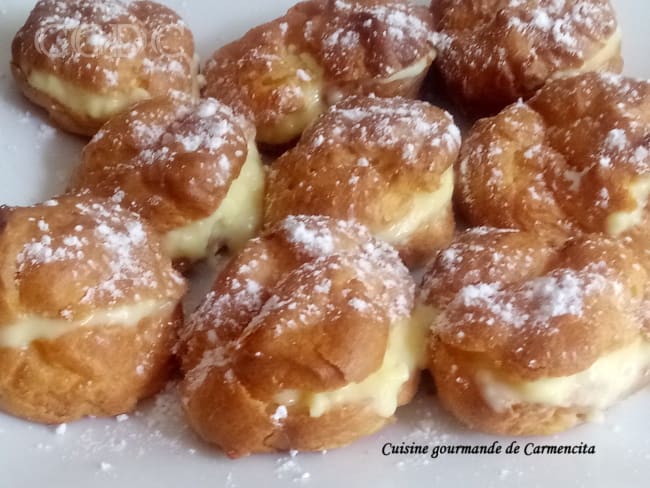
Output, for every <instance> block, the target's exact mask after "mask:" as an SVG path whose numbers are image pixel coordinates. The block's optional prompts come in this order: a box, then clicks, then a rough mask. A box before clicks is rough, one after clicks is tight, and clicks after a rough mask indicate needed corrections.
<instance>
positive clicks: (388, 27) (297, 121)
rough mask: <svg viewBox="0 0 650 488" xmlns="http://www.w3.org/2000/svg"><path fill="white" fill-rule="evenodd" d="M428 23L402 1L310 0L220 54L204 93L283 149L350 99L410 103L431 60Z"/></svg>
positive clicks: (210, 64) (426, 15) (264, 139)
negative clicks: (244, 115)
mask: <svg viewBox="0 0 650 488" xmlns="http://www.w3.org/2000/svg"><path fill="white" fill-rule="evenodd" d="M432 32H433V31H432V18H431V14H430V12H428V11H427V9H426V8H425V7H423V6H417V5H413V4H411V3H410V2H405V1H402V0H364V1H346V0H311V1H307V2H302V3H299V4H297V5H296V6H294V7H292V8H291V9H290V10H289V11H288V12H287V14H286V15H285V16H283V17H281V18H278V19H276V20H274V21H272V22H269V23H267V24H264V25H261V26H259V27H256V28H254V29H253V30H251V31H250V32H248V33H247V34H246V35H245V36H244V37H242V38H241V39H239V40H237V41H235V42H233V43H231V44H228V45H226V46H224V47H222V48H221V49H219V50H218V51H217V52H216V53H215V54H214V56H213V58H212V59H211V60H210V61H209V62H208V63H207V65H206V68H205V76H206V81H207V84H206V87H205V89H204V94H205V95H208V96H213V97H216V98H219V99H222V100H224V101H225V102H226V103H228V104H232V105H239V106H241V109H242V110H247V111H248V113H249V114H250V115H251V117H252V118H253V120H255V124H256V126H257V128H258V140H260V141H261V142H264V143H267V144H284V143H288V142H290V141H292V140H293V139H295V138H296V137H298V136H299V135H300V133H301V132H302V130H303V129H304V127H305V126H306V125H307V124H308V123H309V122H310V121H311V120H312V119H313V118H314V117H315V116H316V115H318V114H319V113H320V112H322V111H323V109H324V108H325V107H326V106H328V105H331V104H333V103H336V102H337V101H340V99H341V98H342V97H344V96H348V95H351V94H369V93H376V94H377V95H380V96H395V95H403V96H410V97H414V96H415V95H416V94H417V91H418V89H419V86H420V84H421V81H422V79H423V78H424V76H425V74H426V72H427V71H428V68H429V66H430V64H431V62H432V60H433V59H434V57H435V49H434V46H433V33H432Z"/></svg>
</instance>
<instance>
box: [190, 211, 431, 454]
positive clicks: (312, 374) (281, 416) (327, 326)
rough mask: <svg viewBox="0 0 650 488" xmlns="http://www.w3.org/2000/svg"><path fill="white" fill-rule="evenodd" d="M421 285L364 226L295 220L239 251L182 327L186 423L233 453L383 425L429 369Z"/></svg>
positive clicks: (322, 443)
mask: <svg viewBox="0 0 650 488" xmlns="http://www.w3.org/2000/svg"><path fill="white" fill-rule="evenodd" d="M413 292H414V286H413V283H412V279H411V277H410V275H409V273H408V270H407V269H406V268H405V267H404V265H403V264H402V263H401V261H400V259H399V256H398V255H397V253H396V252H395V251H394V250H393V249H392V248H391V247H390V246H388V245H386V244H384V243H382V242H380V241H376V240H374V239H373V238H372V237H371V236H370V234H369V233H368V231H367V230H365V229H364V228H363V227H361V226H359V225H358V224H355V223H350V222H345V221H337V220H334V219H330V218H328V217H313V216H291V217H287V218H286V219H285V220H283V221H282V222H280V223H278V225H276V226H275V227H274V228H273V229H271V230H269V231H267V232H266V233H264V234H263V235H262V236H261V237H258V238H256V239H253V240H251V241H250V242H249V243H248V244H247V246H246V247H245V248H244V249H243V250H242V251H241V252H240V253H239V254H238V255H237V256H235V257H234V258H233V260H232V261H231V262H230V263H229V264H228V266H227V267H226V269H225V270H224V272H223V273H222V274H221V275H220V276H219V277H218V279H217V281H216V282H215V284H214V287H213V289H212V291H211V292H210V293H209V294H208V295H207V297H206V298H205V300H204V301H203V303H202V304H201V305H200V307H199V308H198V309H197V310H196V311H195V312H194V313H193V314H192V315H191V317H190V318H189V321H188V324H187V326H186V327H185V329H184V332H183V334H182V335H181V336H182V346H181V351H182V362H183V369H184V373H185V377H184V380H183V382H182V386H181V394H182V399H183V404H184V407H185V411H186V412H187V417H188V419H189V422H190V424H191V425H192V427H193V428H194V429H195V430H196V432H198V434H199V435H200V436H201V437H202V438H203V439H205V440H206V441H208V442H210V443H213V444H216V445H217V446H219V447H220V448H222V449H223V450H224V451H225V452H226V453H227V454H228V455H229V456H231V457H239V456H244V455H248V454H250V453H256V452H270V451H285V450H290V449H296V450H306V451H311V450H322V449H330V448H334V447H339V446H343V445H346V444H349V443H350V442H352V441H354V440H355V439H358V438H359V437H362V436H365V435H368V434H371V433H373V432H375V431H377V430H378V429H380V428H382V427H383V426H385V425H386V424H388V423H390V422H391V421H392V419H393V414H394V412H395V410H396V408H397V407H398V406H400V405H403V404H405V403H407V402H408V401H409V400H410V399H411V398H412V396H413V395H414V393H415V390H416V388H417V384H418V379H419V372H420V368H421V367H422V366H423V360H424V353H425V347H426V345H425V332H426V330H425V328H424V327H423V325H422V324H421V323H420V322H418V321H417V319H416V318H411V308H412V303H413Z"/></svg>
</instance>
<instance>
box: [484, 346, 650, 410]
mask: <svg viewBox="0 0 650 488" xmlns="http://www.w3.org/2000/svg"><path fill="white" fill-rule="evenodd" d="M649 373H650V343H649V342H647V341H644V340H639V341H637V342H635V343H634V344H631V345H629V346H626V347H624V348H621V349H620V350H618V351H615V352H612V353H610V354H608V355H606V356H603V357H602V358H600V359H599V360H597V361H596V362H595V363H594V364H592V366H591V367H590V368H588V369H586V370H584V371H582V372H580V373H577V374H574V375H570V376H563V377H557V378H543V379H539V380H535V381H519V382H517V381H511V380H508V379H505V378H503V377H502V376H501V375H499V373H498V372H495V371H491V370H489V369H484V370H481V371H479V372H477V374H476V380H477V384H478V385H479V387H480V389H481V392H482V395H483V398H484V399H485V401H486V402H487V403H488V405H490V407H491V408H492V409H493V410H494V411H495V412H504V411H507V410H508V409H509V408H510V407H512V406H514V405H522V404H535V405H544V406H549V407H557V408H578V409H585V410H586V411H588V412H590V413H597V412H599V411H602V410H604V409H606V408H608V407H609V406H611V405H613V404H614V403H616V402H617V401H618V400H620V399H621V398H622V397H624V396H625V395H626V394H628V393H630V392H631V391H632V390H633V389H634V388H635V387H637V386H639V385H640V384H642V382H643V380H644V378H645V377H647V376H648V374H649Z"/></svg>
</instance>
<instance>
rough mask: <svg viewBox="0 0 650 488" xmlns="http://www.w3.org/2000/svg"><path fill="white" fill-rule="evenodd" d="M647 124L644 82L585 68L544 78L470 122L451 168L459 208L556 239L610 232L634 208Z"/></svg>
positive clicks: (477, 218)
mask: <svg viewBox="0 0 650 488" xmlns="http://www.w3.org/2000/svg"><path fill="white" fill-rule="evenodd" d="M649 131H650V83H648V82H647V81H641V80H633V79H629V78H623V77H619V76H615V75H609V74H607V75H601V74H597V73H590V74H585V75H579V76H576V77H573V78H568V79H563V80H557V81H554V82H551V83H549V84H547V85H546V86H545V87H544V88H543V89H542V90H540V92H539V93H538V94H537V95H536V96H535V97H534V98H532V99H531V100H530V101H529V102H528V103H527V104H521V103H518V104H515V105H511V106H510V107H508V108H506V109H505V110H503V111H502V112H501V113H500V114H498V115H497V116H495V117H491V118H488V119H483V120H480V121H478V122H477V123H476V125H475V126H474V127H473V128H472V130H471V131H470V133H469V134H468V136H467V138H466V140H465V142H464V145H463V147H462V149H461V156H460V158H459V164H458V167H457V180H456V190H457V192H456V195H457V202H458V207H459V209H460V210H461V212H462V213H463V214H464V216H465V218H466V219H467V220H468V222H469V223H470V224H472V225H491V226H495V227H511V228H519V229H523V230H531V231H535V232H537V233H540V234H544V235H546V236H548V237H549V238H552V239H555V240H556V241H557V242H561V241H562V240H563V239H564V238H566V237H567V236H569V235H572V234H575V233H576V232H579V231H582V232H606V233H609V232H610V230H609V217H610V216H611V215H612V214H614V213H616V212H630V211H633V210H635V208H636V207H637V202H636V201H635V200H634V199H633V198H632V196H631V193H630V188H631V185H632V183H634V182H635V181H638V180H639V179H643V178H647V177H648V176H650V139H648V132H649ZM642 198H643V197H642ZM641 205H642V206H643V205H644V204H643V203H641ZM645 212H646V213H647V210H646V211H645Z"/></svg>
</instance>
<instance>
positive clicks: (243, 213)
mask: <svg viewBox="0 0 650 488" xmlns="http://www.w3.org/2000/svg"><path fill="white" fill-rule="evenodd" d="M265 178H266V176H265V170H264V166H263V164H262V160H261V158H260V155H259V153H258V151H257V148H256V146H255V143H250V144H249V146H248V157H247V158H246V161H245V162H244V165H243V166H242V168H241V171H240V173H239V176H238V177H237V179H235V181H233V182H232V184H231V185H230V189H229V190H228V193H227V194H226V197H225V198H224V199H223V201H222V202H221V205H219V208H218V209H217V210H216V211H215V212H214V213H213V214H212V215H210V216H209V217H207V218H205V219H202V220H198V221H196V222H193V223H191V224H189V225H187V226H185V227H181V228H178V229H174V230H172V231H170V232H168V233H167V235H166V236H165V237H164V241H163V245H164V248H165V250H166V252H167V253H168V254H169V255H170V256H171V257H172V258H188V259H201V258H204V257H206V256H207V254H208V253H209V251H210V248H211V246H212V244H213V243H219V244H220V245H222V244H225V245H226V246H227V247H228V248H229V249H231V250H237V249H239V248H240V247H242V246H243V245H244V243H245V242H246V241H247V240H248V239H250V238H251V237H253V236H254V235H255V232H256V230H257V228H258V227H259V225H260V223H261V220H262V211H263V203H264V183H265Z"/></svg>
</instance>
